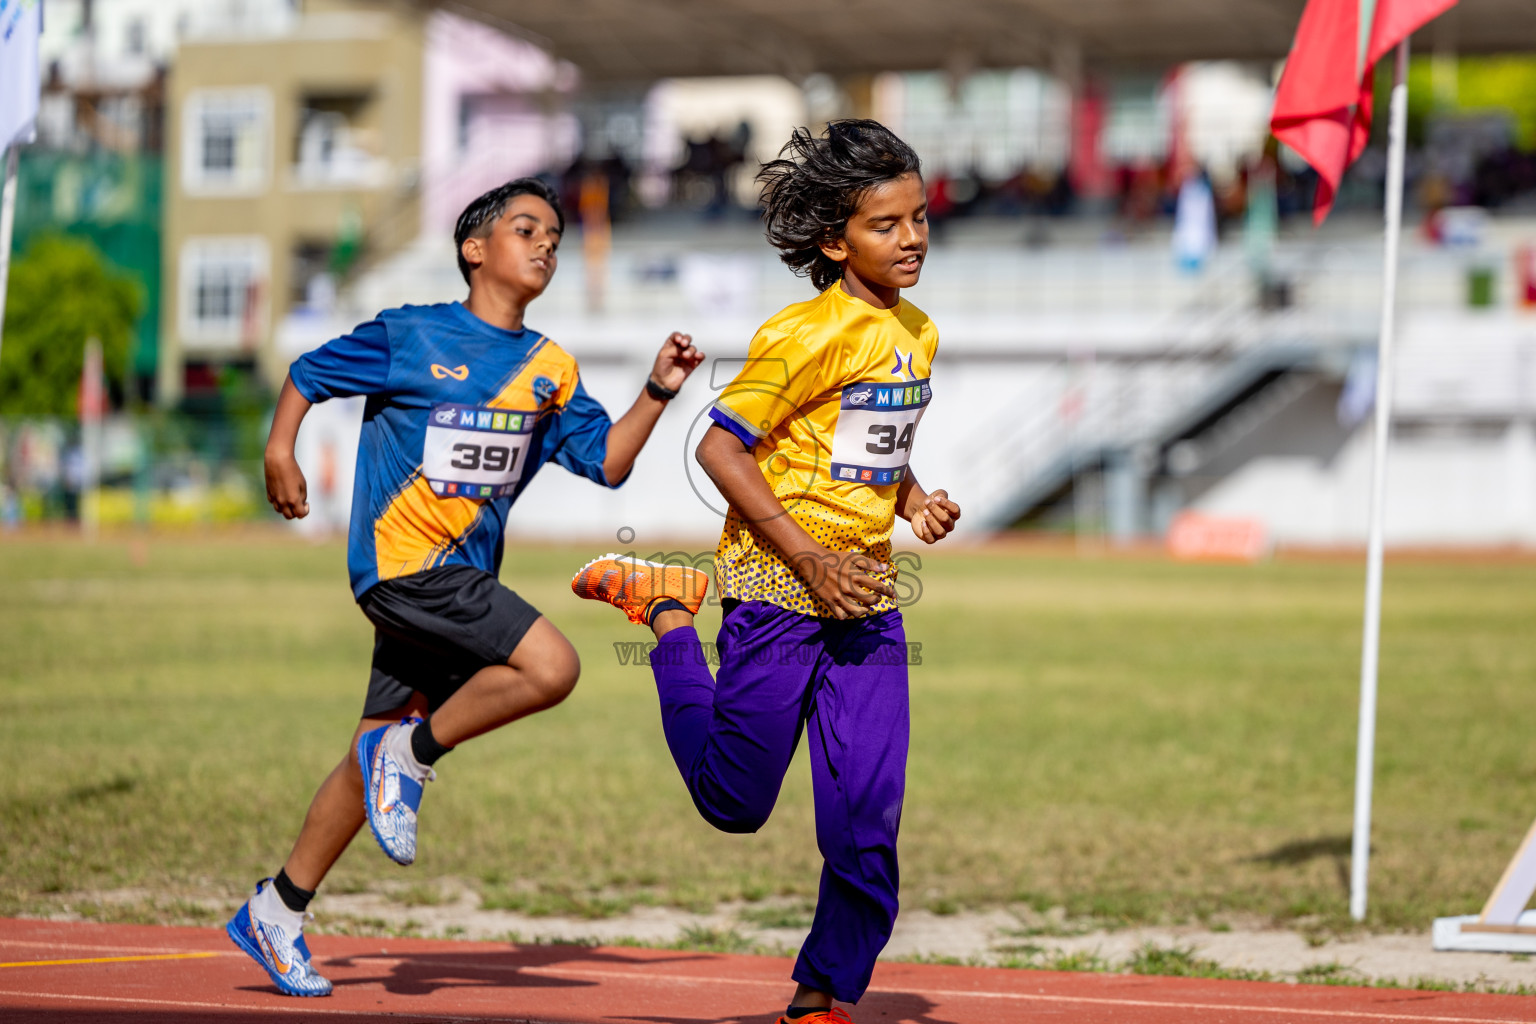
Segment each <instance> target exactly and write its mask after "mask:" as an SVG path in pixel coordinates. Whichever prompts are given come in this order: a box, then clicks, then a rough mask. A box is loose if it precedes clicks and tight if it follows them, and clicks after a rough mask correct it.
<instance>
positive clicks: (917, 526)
mask: <svg viewBox="0 0 1536 1024" xmlns="http://www.w3.org/2000/svg"><path fill="white" fill-rule="evenodd" d="M896 514H897V515H899V516H901V518H903V519H905V520H906V521H907V522H909V523H911V524H912V532H913V533H914V534H916V535H917V539H918V540H920V541H922V542H923V543H924V544H932V543H934V542H935V541H939V540H943V539H944V538H945V537H946V536H948V535H949V534H950V533H951V532H952V531H953V530H954V528H955V521H956V520H958V519H959V518H960V506H959V505H957V504H955V503H954V502H953V501H950V500H949V492H948V491H944V490H937V491H934V492H932V493H929V492H927V491H924V490H923V485H922V484H920V483H918V482H917V477H916V475H914V474H913V472H912V467H910V466H908V467H907V472H906V477H905V479H903V480H902V481H901V484H900V485H899V486H898V487H897V489H896Z"/></svg>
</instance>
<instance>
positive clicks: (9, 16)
mask: <svg viewBox="0 0 1536 1024" xmlns="http://www.w3.org/2000/svg"><path fill="white" fill-rule="evenodd" d="M42 34H43V2H42V0H0V149H5V148H6V147H7V146H9V145H11V144H12V143H22V142H31V141H32V137H33V134H34V132H33V125H34V122H36V121H37V101H38V93H39V91H40V90H41V87H42V77H41V74H40V72H39V69H38V63H37V40H38V37H39V36H41V35H42Z"/></svg>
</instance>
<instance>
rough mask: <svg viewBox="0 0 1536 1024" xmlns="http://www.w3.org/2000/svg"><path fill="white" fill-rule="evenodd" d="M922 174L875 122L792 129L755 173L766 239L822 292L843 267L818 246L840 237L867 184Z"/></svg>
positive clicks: (909, 152)
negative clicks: (814, 131) (818, 131)
mask: <svg viewBox="0 0 1536 1024" xmlns="http://www.w3.org/2000/svg"><path fill="white" fill-rule="evenodd" d="M922 172H923V169H922V163H921V161H919V160H918V158H917V154H916V153H914V152H913V151H912V147H911V146H908V145H907V144H906V143H905V142H902V141H901V140H900V139H898V138H897V137H896V135H895V133H893V132H892V131H891V130H890V129H889V128H887V127H886V126H885V125H883V124H881V123H880V122H879V121H869V120H863V119H855V118H849V119H847V120H842V121H831V122H828V124H827V130H826V131H825V132H823V133H822V136H821V138H819V139H818V138H815V137H813V136H812V135H811V133H810V131H809V130H808V129H805V128H796V129H795V131H794V133H793V134H792V135H790V137H789V142H787V143H785V145H784V148H783V149H781V150H779V158H778V159H777V160H770V161H769V162H768V163H766V164H764V165H763V167H762V170H761V171H759V172H758V175H757V180H758V181H760V182H762V185H763V192H762V204H763V220H764V221H765V223H766V230H767V235H768V242H769V244H771V245H772V246H773V247H774V248H775V249H778V250H779V259H781V260H783V261H784V263H785V264H787V265H788V266H789V268H790V269H791V270H793V271H794V272H795V273H796V274H799V275H801V276H802V277H809V278H810V279H811V283H812V284H813V285H815V286H816V290H817V291H824V290H825V289H827V288H829V287H831V286H832V285H833V284H835V283H837V281H838V280H839V279H840V278H841V277H842V276H843V267H842V264H840V263H838V262H837V261H836V260H833V259H829V258H828V257H827V255H826V254H825V253H823V252H822V251H821V246H822V245H823V244H825V243H827V242H835V241H836V240H837V239H839V238H842V237H843V233H844V232H845V231H846V230H847V228H848V218H849V217H851V216H853V213H854V211H855V210H857V209H858V207H859V202H860V201H861V200H862V199H863V198H864V196H865V194H866V193H867V192H869V190H870V189H872V188H874V187H875V186H877V185H883V184H884V183H886V182H888V181H894V180H895V179H897V178H899V177H901V176H902V175H903V174H922Z"/></svg>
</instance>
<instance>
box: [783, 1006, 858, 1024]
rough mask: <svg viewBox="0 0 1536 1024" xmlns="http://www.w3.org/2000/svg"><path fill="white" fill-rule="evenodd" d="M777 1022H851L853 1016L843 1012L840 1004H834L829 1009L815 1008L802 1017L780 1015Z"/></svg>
mask: <svg viewBox="0 0 1536 1024" xmlns="http://www.w3.org/2000/svg"><path fill="white" fill-rule="evenodd" d="M778 1024H853V1018H852V1017H850V1016H848V1015H847V1014H846V1013H844V1012H843V1008H842V1007H841V1006H834V1007H832V1009H830V1010H816V1011H815V1012H813V1013H808V1014H806V1015H805V1016H804V1017H795V1018H793V1019H791V1018H789V1017H780V1018H779V1019H778Z"/></svg>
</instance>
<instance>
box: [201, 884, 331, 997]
mask: <svg viewBox="0 0 1536 1024" xmlns="http://www.w3.org/2000/svg"><path fill="white" fill-rule="evenodd" d="M308 916H309V915H308V914H300V913H297V912H296V911H292V910H289V909H288V908H287V907H286V906H284V905H283V901H282V900H281V899H279V898H278V895H277V893H276V892H274V891H273V889H272V879H270V878H264V879H262V880H261V881H260V882H259V883H257V885H256V895H254V896H252V897H251V898H250V899H248V900H246V901H245V906H243V907H241V908H240V912H239V913H237V914H236V915H235V916H234V917H233V918H231V919H230V922H229V924H227V925H225V926H224V930H225V931H226V932H228V933H229V937H230V938H231V939H233V940H234V943H235V945H237V946H239V947H240V948H241V949H243V950H245V951H246V953H248V954H250V957H251V959H252V960H255V961H256V962H257V963H258V964H261V966H262V969H263V970H265V971H266V972H267V976H268V977H269V978H271V979H272V983H273V984H274V985H276V986H277V987H278V990H279V991H281V992H282V993H283V995H285V996H328V995H330V994H331V983H330V982H329V981H326V980H325V979H324V978H322V977H320V975H318V974H316V973H315V968H314V965H313V964H311V963H310V959H309V944H308V943H306V942H305V941H304V920H305V918H307V917H308Z"/></svg>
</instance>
